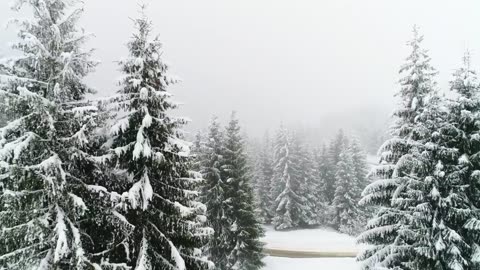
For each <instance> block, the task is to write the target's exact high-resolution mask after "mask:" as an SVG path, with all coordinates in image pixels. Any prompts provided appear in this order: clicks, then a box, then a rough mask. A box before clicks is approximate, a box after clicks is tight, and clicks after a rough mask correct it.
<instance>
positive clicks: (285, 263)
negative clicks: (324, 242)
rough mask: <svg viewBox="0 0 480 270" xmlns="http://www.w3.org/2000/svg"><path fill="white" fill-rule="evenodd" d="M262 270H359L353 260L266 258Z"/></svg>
mask: <svg viewBox="0 0 480 270" xmlns="http://www.w3.org/2000/svg"><path fill="white" fill-rule="evenodd" d="M264 262H265V264H266V266H265V267H264V268H263V270H293V269H295V270H359V269H360V267H359V265H358V264H357V263H356V262H355V259H354V258H315V259H290V258H278V257H266V258H265V259H264Z"/></svg>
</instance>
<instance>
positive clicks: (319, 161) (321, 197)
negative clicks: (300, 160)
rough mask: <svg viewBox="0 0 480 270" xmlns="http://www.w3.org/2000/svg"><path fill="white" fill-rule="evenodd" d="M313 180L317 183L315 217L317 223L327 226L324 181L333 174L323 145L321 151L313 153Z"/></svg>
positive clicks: (327, 208)
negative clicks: (317, 219)
mask: <svg viewBox="0 0 480 270" xmlns="http://www.w3.org/2000/svg"><path fill="white" fill-rule="evenodd" d="M314 159H315V164H314V166H315V179H316V181H317V184H316V191H315V194H316V195H315V197H316V198H317V210H316V211H317V216H318V218H319V223H321V224H328V223H329V222H330V220H329V218H328V216H330V214H329V210H330V208H329V201H328V196H327V182H326V179H329V178H331V175H332V174H333V173H334V172H333V171H332V168H331V166H330V162H329V156H328V149H327V146H326V145H323V146H322V148H321V150H317V151H316V152H315V156H314Z"/></svg>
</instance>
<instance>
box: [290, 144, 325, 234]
mask: <svg viewBox="0 0 480 270" xmlns="http://www.w3.org/2000/svg"><path fill="white" fill-rule="evenodd" d="M292 155H293V156H294V157H295V159H294V160H295V165H296V167H297V168H298V170H297V172H298V175H295V177H296V178H298V183H299V188H298V190H299V191H298V193H297V194H298V195H299V196H300V197H301V199H302V204H301V211H302V212H301V216H300V220H299V225H300V226H302V227H306V226H312V225H318V224H319V222H318V215H317V208H318V203H319V202H318V200H317V199H318V198H317V196H316V195H317V194H316V191H317V190H318V186H317V184H318V181H317V179H315V168H314V163H313V154H312V153H311V152H310V151H309V150H307V149H306V147H305V146H304V143H302V142H301V140H300V139H299V138H298V137H297V138H294V142H293V147H292Z"/></svg>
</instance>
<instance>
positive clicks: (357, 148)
mask: <svg viewBox="0 0 480 270" xmlns="http://www.w3.org/2000/svg"><path fill="white" fill-rule="evenodd" d="M349 141H350V150H351V152H352V160H353V170H354V175H355V180H356V181H357V183H356V185H357V187H358V189H359V190H360V192H359V193H358V194H356V197H355V198H356V199H357V200H360V198H361V191H362V190H364V189H365V187H366V186H367V185H368V183H369V181H368V178H367V174H368V164H367V155H366V154H365V151H364V150H363V149H362V147H361V145H360V142H359V141H358V140H357V139H356V138H352V139H350V140H349Z"/></svg>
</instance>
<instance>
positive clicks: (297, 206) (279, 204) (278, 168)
mask: <svg viewBox="0 0 480 270" xmlns="http://www.w3.org/2000/svg"><path fill="white" fill-rule="evenodd" d="M292 143H293V142H292V136H291V134H289V133H288V131H287V130H286V129H285V128H284V127H283V126H282V127H280V129H279V131H278V133H277V136H276V140H275V145H274V152H275V157H274V169H273V178H272V195H273V198H275V201H274V204H273V211H275V217H274V218H273V225H274V226H275V229H276V230H285V229H291V228H296V227H298V226H299V225H300V220H301V217H302V203H303V200H302V198H301V196H299V194H298V192H299V187H300V184H299V182H298V175H299V172H298V166H297V164H296V160H295V158H296V157H295V156H294V155H293V144H292Z"/></svg>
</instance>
